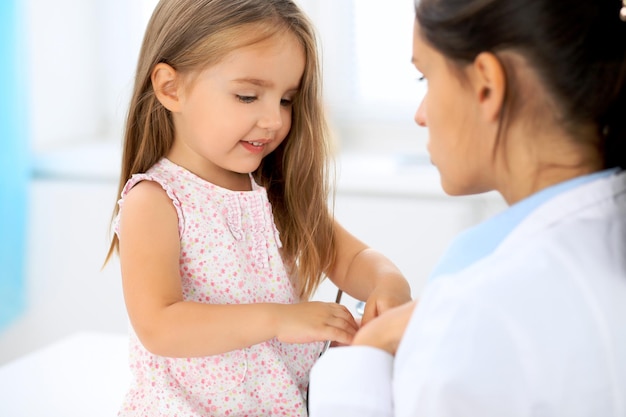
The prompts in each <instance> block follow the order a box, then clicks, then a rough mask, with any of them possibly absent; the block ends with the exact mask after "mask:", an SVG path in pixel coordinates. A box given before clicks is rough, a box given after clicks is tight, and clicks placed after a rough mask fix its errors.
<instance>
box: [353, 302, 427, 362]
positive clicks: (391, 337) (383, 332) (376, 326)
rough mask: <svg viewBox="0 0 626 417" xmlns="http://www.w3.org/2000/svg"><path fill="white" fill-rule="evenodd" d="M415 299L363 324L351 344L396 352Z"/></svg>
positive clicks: (391, 352) (393, 353)
mask: <svg viewBox="0 0 626 417" xmlns="http://www.w3.org/2000/svg"><path fill="white" fill-rule="evenodd" d="M416 304H417V301H411V302H408V303H405V304H403V305H401V306H399V307H395V308H392V309H390V310H387V311H386V312H385V313H383V314H382V315H380V316H378V317H376V318H375V319H373V320H371V321H370V322H369V323H367V324H365V325H363V327H361V329H360V330H359V331H358V332H357V333H356V335H355V336H354V339H353V340H352V346H358V345H360V346H371V347H375V348H378V349H382V350H384V351H387V352H389V353H390V354H392V355H394V356H395V354H396V351H397V349H398V345H399V344H400V340H401V339H402V336H403V335H404V331H405V330H406V326H407V324H408V323H409V319H410V318H411V315H412V314H413V310H414V309H415V305H416Z"/></svg>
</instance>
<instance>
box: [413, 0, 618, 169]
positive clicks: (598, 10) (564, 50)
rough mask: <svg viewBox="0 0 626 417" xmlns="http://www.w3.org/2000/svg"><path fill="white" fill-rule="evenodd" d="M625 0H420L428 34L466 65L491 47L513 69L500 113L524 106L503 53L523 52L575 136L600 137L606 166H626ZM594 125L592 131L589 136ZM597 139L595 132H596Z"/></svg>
mask: <svg viewBox="0 0 626 417" xmlns="http://www.w3.org/2000/svg"><path fill="white" fill-rule="evenodd" d="M621 7H622V0H416V1H415V9H416V19H417V23H418V27H419V30H420V35H421V36H422V37H423V39H424V40H425V41H426V42H427V43H429V44H430V45H431V46H433V47H434V48H435V49H437V50H438V51H439V52H440V53H442V54H443V55H444V56H445V57H447V59H448V61H449V62H450V63H451V64H452V66H453V68H459V69H460V68H463V67H464V66H465V65H467V64H469V63H471V62H473V61H474V59H475V58H476V56H477V55H478V54H480V53H481V52H491V53H493V54H494V55H496V56H497V57H498V58H499V59H500V60H501V62H502V64H503V66H504V68H505V72H506V73H507V74H506V75H507V93H506V94H507V95H506V97H505V102H504V106H505V107H504V110H503V114H502V115H501V117H502V120H504V121H506V119H507V117H508V115H511V113H512V112H513V111H515V110H516V109H517V107H516V106H518V105H520V103H516V102H515V94H516V91H515V90H514V89H515V85H514V84H515V80H514V78H513V77H514V74H513V71H512V69H511V68H510V67H508V68H507V61H506V59H505V58H504V57H503V52H507V51H512V52H515V53H517V54H519V55H521V56H523V57H524V58H525V59H526V60H527V62H528V63H529V65H531V66H532V67H533V68H534V69H535V71H536V72H537V74H538V76H539V78H540V81H541V84H542V86H543V88H545V89H546V90H547V92H548V95H549V96H550V97H551V99H552V100H553V102H554V104H555V105H556V109H557V113H558V117H559V119H558V120H559V122H560V123H561V124H562V125H563V126H564V128H565V129H566V131H567V132H568V133H569V134H570V135H571V136H572V137H573V138H575V139H576V140H579V141H590V140H592V141H593V145H595V146H596V147H597V148H598V149H599V150H600V152H601V155H602V157H603V160H604V165H605V168H610V167H620V168H622V169H624V168H626V22H624V21H622V20H620V8H621ZM590 127H591V128H592V130H593V132H594V134H593V135H589V134H587V135H585V134H584V133H583V132H588V131H589V128H590ZM590 136H592V137H590Z"/></svg>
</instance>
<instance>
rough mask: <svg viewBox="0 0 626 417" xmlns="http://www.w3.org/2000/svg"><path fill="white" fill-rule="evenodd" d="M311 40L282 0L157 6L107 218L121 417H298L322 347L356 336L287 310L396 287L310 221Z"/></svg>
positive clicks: (383, 268) (381, 294)
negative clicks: (118, 335)
mask: <svg viewBox="0 0 626 417" xmlns="http://www.w3.org/2000/svg"><path fill="white" fill-rule="evenodd" d="M319 77H320V74H319V69H318V60H317V47H316V44H315V40H314V33H313V30H312V27H311V25H310V23H309V22H308V20H307V19H306V18H305V16H304V15H303V14H302V12H301V11H300V10H299V9H298V8H297V7H296V6H295V5H294V3H293V2H292V1H290V0H201V1H198V0H162V1H161V2H160V3H159V4H158V6H157V7H156V9H155V11H154V14H153V16H152V18H151V20H150V23H149V25H148V28H147V31H146V34H145V39H144V43H143V47H142V50H141V54H140V58H139V63H138V68H137V76H136V80H135V91H134V94H133V97H132V101H131V104H130V110H129V115H128V121H127V126H126V133H125V144H124V155H123V165H122V174H121V183H120V193H121V199H120V201H119V206H118V209H117V211H116V215H117V216H116V220H115V223H114V225H115V230H116V237H115V238H114V240H113V242H112V246H111V252H110V253H109V255H111V253H112V252H113V251H115V250H119V255H120V263H121V269H122V279H123V289H124V297H125V301H126V306H127V309H128V314H129V317H130V321H131V324H132V328H133V332H132V335H131V361H130V364H131V368H132V371H133V373H134V376H135V380H134V384H133V385H132V387H131V389H130V392H129V393H128V395H127V397H126V399H125V402H124V405H123V408H122V410H121V412H120V415H122V416H156V415H159V416H165V415H171V416H244V415H246V416H270V415H272V416H273V415H281V416H282V415H285V416H302V415H305V414H306V410H305V406H304V404H305V392H306V388H307V385H308V374H309V370H310V368H311V366H312V365H313V363H314V361H315V360H316V359H317V358H318V356H319V354H320V349H321V346H322V341H326V340H333V341H336V342H338V343H349V342H350V341H351V339H352V336H353V335H354V333H355V332H356V330H357V328H358V325H357V323H356V322H355V320H354V318H353V317H352V316H351V314H350V313H349V312H348V310H347V309H346V308H345V307H343V306H341V305H339V304H335V303H323V302H301V300H307V299H308V298H309V297H310V296H311V295H312V294H313V292H314V291H315V289H316V287H317V286H318V284H319V283H320V281H321V279H322V277H323V276H324V275H327V276H328V277H330V279H332V280H333V282H334V283H335V284H336V285H337V286H338V287H339V288H340V289H342V290H344V291H346V292H348V293H349V294H351V295H352V296H354V297H355V298H358V299H362V300H367V308H368V311H367V312H366V314H365V316H364V318H363V320H364V321H365V322H366V321H368V320H369V319H370V318H372V317H374V316H376V315H377V314H379V313H380V312H382V311H384V310H386V309H388V308H390V307H392V306H396V305H399V304H402V303H404V302H407V301H408V300H410V289H409V286H408V284H407V281H406V280H405V279H404V277H403V276H402V275H401V274H400V272H399V271H398V270H397V268H395V267H394V265H393V264H392V263H391V262H390V261H389V260H387V259H386V258H384V257H383V256H382V255H379V254H378V253H376V252H374V251H372V250H371V249H368V248H367V247H366V246H365V245H364V244H363V243H361V242H360V241H358V240H357V239H356V238H354V237H353V236H351V235H350V234H349V233H348V232H346V231H345V230H344V229H343V228H341V227H340V226H339V225H338V224H337V223H336V222H335V221H334V220H333V218H332V215H331V214H330V213H329V211H328V206H327V203H328V200H327V197H328V186H327V180H326V170H325V169H326V164H327V158H328V151H329V146H328V145H329V144H328V142H327V131H326V125H325V121H324V117H323V112H322V104H321V100H320V79H319Z"/></svg>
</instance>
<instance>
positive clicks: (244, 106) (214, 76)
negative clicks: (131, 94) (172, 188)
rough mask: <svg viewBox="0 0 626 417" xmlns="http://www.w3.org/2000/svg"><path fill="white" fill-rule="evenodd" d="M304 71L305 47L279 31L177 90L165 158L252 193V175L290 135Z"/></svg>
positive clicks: (214, 66) (232, 187)
mask: <svg viewBox="0 0 626 417" xmlns="http://www.w3.org/2000/svg"><path fill="white" fill-rule="evenodd" d="M304 66H305V54H304V49H303V47H302V45H301V44H300V43H299V42H298V40H297V38H296V37H295V36H294V35H293V34H290V33H282V34H279V35H275V36H273V37H271V38H269V39H266V40H263V41H261V42H259V43H256V44H253V45H250V46H246V47H242V48H239V49H236V50H235V51H233V52H231V53H230V54H228V55H227V56H226V57H225V58H224V59H223V60H222V61H221V62H219V63H218V64H216V65H213V66H211V67H209V68H208V69H206V70H204V71H202V72H200V73H199V74H194V76H195V78H193V79H192V82H191V83H190V84H189V85H188V86H185V85H182V86H180V87H179V88H178V90H177V91H178V98H179V100H178V106H177V108H176V111H172V114H173V118H174V125H175V139H174V144H173V146H172V149H171V151H170V153H169V154H168V157H169V158H170V159H171V160H172V161H173V162H175V163H177V164H179V165H181V166H183V167H185V168H187V169H189V170H190V171H192V172H194V173H195V174H196V175H199V176H200V177H202V178H204V179H206V180H208V181H210V182H212V183H214V184H216V185H219V186H222V187H225V188H230V189H246V188H249V187H250V181H249V179H248V176H247V174H248V173H250V172H253V171H254V170H256V169H257V168H258V167H259V164H260V163H261V160H262V159H263V158H264V157H265V156H267V155H268V154H269V153H271V152H272V151H274V150H275V149H276V148H277V147H278V145H280V143H281V142H282V141H283V140H284V139H285V137H286V136H287V134H288V133H289V130H290V128H291V117H292V103H293V100H294V98H295V96H296V94H297V93H298V89H299V86H300V81H301V78H302V75H303V73H304ZM183 84H184V83H183Z"/></svg>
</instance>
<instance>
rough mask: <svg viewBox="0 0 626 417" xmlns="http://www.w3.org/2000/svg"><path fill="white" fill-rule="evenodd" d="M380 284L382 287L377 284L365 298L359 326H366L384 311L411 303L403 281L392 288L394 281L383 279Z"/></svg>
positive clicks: (408, 290) (408, 291) (409, 293)
mask: <svg viewBox="0 0 626 417" xmlns="http://www.w3.org/2000/svg"><path fill="white" fill-rule="evenodd" d="M381 282H382V283H384V285H383V284H379V285H378V286H377V287H376V288H374V290H373V291H372V292H371V293H370V295H369V297H368V298H367V301H366V303H365V310H364V312H363V317H362V319H361V326H364V325H366V324H367V323H368V322H369V321H371V320H373V319H375V318H376V317H378V316H380V315H381V314H382V313H384V312H385V311H387V310H390V309H392V308H394V307H398V306H400V305H403V304H406V303H408V302H409V301H411V292H410V289H409V288H408V286H407V285H405V283H404V282H403V281H400V280H399V281H397V284H398V285H396V286H394V281H393V280H391V279H388V280H384V279H383V280H381Z"/></svg>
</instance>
